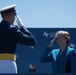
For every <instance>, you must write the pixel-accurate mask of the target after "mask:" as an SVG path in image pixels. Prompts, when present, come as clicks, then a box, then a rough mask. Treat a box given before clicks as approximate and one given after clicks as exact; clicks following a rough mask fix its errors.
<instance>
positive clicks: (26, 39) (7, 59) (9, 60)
mask: <svg viewBox="0 0 76 75" xmlns="http://www.w3.org/2000/svg"><path fill="white" fill-rule="evenodd" d="M15 6H16V5H15V4H14V5H11V6H7V7H4V8H2V9H1V10H0V14H1V17H2V21H1V22H0V73H17V65H16V56H15V50H16V45H17V43H20V44H24V45H27V46H34V45H35V44H36V40H35V38H34V36H33V35H32V33H31V32H30V31H29V30H27V29H26V28H25V27H24V25H23V23H22V21H21V19H20V18H19V17H18V16H17V14H16V10H15ZM16 17H17V24H18V25H17V26H16V25H13V23H14V20H15V18H16Z"/></svg>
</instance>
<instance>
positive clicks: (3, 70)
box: [0, 60, 17, 74]
mask: <svg viewBox="0 0 76 75" xmlns="http://www.w3.org/2000/svg"><path fill="white" fill-rule="evenodd" d="M7 73H10V74H11V73H13V74H17V65H16V62H14V61H12V60H0V74H7Z"/></svg>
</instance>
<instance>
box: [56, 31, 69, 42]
mask: <svg viewBox="0 0 76 75" xmlns="http://www.w3.org/2000/svg"><path fill="white" fill-rule="evenodd" d="M58 35H63V36H64V37H65V38H67V39H68V41H69V40H70V34H69V32H67V31H63V30H60V31H57V33H56V35H55V36H56V37H57V36H58Z"/></svg>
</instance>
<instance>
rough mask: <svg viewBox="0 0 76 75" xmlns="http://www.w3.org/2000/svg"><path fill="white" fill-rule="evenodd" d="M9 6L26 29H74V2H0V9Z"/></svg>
mask: <svg viewBox="0 0 76 75" xmlns="http://www.w3.org/2000/svg"><path fill="white" fill-rule="evenodd" d="M11 4H16V11H17V14H18V15H19V16H20V17H21V19H22V20H23V23H24V25H25V26H26V27H28V28H31V27H32V28H48V27H49V28H54V27H55V28H62V27H64V28H66V27H67V28H76V0H0V9H1V8H3V7H5V6H8V5H11ZM0 20H1V16H0Z"/></svg>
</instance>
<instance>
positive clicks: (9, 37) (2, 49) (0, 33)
mask: <svg viewBox="0 0 76 75" xmlns="http://www.w3.org/2000/svg"><path fill="white" fill-rule="evenodd" d="M17 43H20V44H24V45H27V46H34V45H35V44H36V41H35V38H34V37H33V35H32V34H31V33H30V32H29V31H27V30H26V28H21V29H19V27H18V26H15V25H10V24H9V23H8V22H7V21H1V23H0V53H13V54H14V53H15V50H16V45H17Z"/></svg>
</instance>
